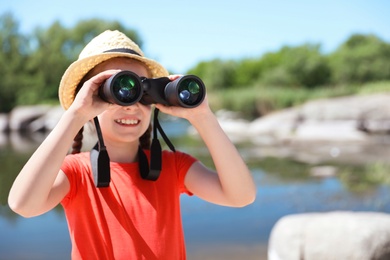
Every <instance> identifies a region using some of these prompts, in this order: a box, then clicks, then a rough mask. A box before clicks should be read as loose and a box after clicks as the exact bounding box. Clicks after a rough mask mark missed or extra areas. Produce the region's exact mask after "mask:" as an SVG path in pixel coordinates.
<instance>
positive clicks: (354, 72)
mask: <svg viewBox="0 0 390 260" xmlns="http://www.w3.org/2000/svg"><path fill="white" fill-rule="evenodd" d="M329 63H330V66H331V69H332V81H333V82H334V83H336V84H340V83H365V82H369V81H380V80H388V79H390V45H389V44H388V43H386V42H384V41H383V40H381V39H380V38H378V37H376V36H374V35H362V34H355V35H352V36H351V37H350V38H349V39H348V40H347V41H346V42H345V43H343V44H342V45H341V46H340V47H339V48H338V49H337V50H336V51H335V52H334V53H332V54H331V55H329Z"/></svg>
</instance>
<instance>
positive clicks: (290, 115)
mask: <svg viewBox="0 0 390 260" xmlns="http://www.w3.org/2000/svg"><path fill="white" fill-rule="evenodd" d="M299 121H300V119H299V114H298V110H297V109H296V108H291V109H284V110H281V111H277V112H274V113H271V114H268V115H266V116H264V117H261V118H259V119H256V120H255V121H253V122H252V123H251V124H250V125H249V126H248V129H247V130H246V131H245V133H246V134H247V135H249V136H250V140H252V141H253V142H254V143H256V144H272V143H275V142H280V141H283V140H284V139H290V136H291V134H292V133H293V132H294V131H295V129H296V127H297V126H298V125H299Z"/></svg>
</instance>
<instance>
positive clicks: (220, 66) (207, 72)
mask: <svg viewBox="0 0 390 260" xmlns="http://www.w3.org/2000/svg"><path fill="white" fill-rule="evenodd" d="M235 69H236V64H235V63H234V62H233V61H222V60H219V59H215V60H212V61H209V62H201V63H199V64H198V65H197V66H196V67H195V68H193V69H191V70H189V71H188V74H194V75H197V76H198V77H200V78H202V80H203V81H204V83H205V84H206V85H207V87H208V88H209V89H214V90H221V89H226V88H231V87H233V86H234V79H235Z"/></svg>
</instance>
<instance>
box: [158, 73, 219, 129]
mask: <svg viewBox="0 0 390 260" xmlns="http://www.w3.org/2000/svg"><path fill="white" fill-rule="evenodd" d="M179 77H181V76H180V75H170V76H168V78H169V79H170V80H171V81H173V80H175V79H177V78H179ZM155 106H156V107H157V108H158V109H159V110H160V111H161V112H163V113H165V114H168V115H171V116H175V117H180V118H184V119H187V120H188V121H190V122H191V121H193V120H195V119H196V118H197V117H201V116H204V115H209V114H210V113H212V112H211V109H210V107H209V104H208V99H207V94H206V96H205V99H204V100H203V102H202V103H201V104H200V105H199V106H197V107H194V108H185V107H179V106H164V105H162V104H156V105H155Z"/></svg>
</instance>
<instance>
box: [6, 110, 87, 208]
mask: <svg viewBox="0 0 390 260" xmlns="http://www.w3.org/2000/svg"><path fill="white" fill-rule="evenodd" d="M82 125H83V121H82V120H77V118H76V119H75V118H74V117H73V116H72V115H71V112H69V111H68V113H64V115H63V116H62V117H61V119H60V120H59V122H58V124H57V125H56V127H55V128H54V129H53V131H52V132H51V133H50V134H49V135H48V136H47V138H46V139H45V140H44V141H43V142H42V144H41V145H40V146H39V148H38V149H37V150H36V151H35V152H34V154H33V155H32V156H31V158H30V159H29V160H28V162H27V163H26V164H25V166H24V167H23V169H22V170H21V172H20V173H19V175H18V176H17V178H16V180H15V182H14V184H13V186H12V188H11V190H10V194H9V199H8V200H9V204H10V207H11V208H12V209H14V210H15V211H17V212H18V213H20V214H22V215H30V214H32V213H31V212H33V211H36V212H40V211H41V209H42V208H43V207H44V206H45V205H46V204H47V200H48V197H49V194H50V191H51V189H52V187H53V184H54V181H55V179H56V177H57V174H58V172H59V170H60V167H61V164H62V162H63V160H64V158H65V156H66V154H67V152H68V149H69V147H70V144H71V143H72V140H73V138H74V136H75V135H76V133H77V132H78V131H79V130H80V128H81V126H82Z"/></svg>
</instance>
